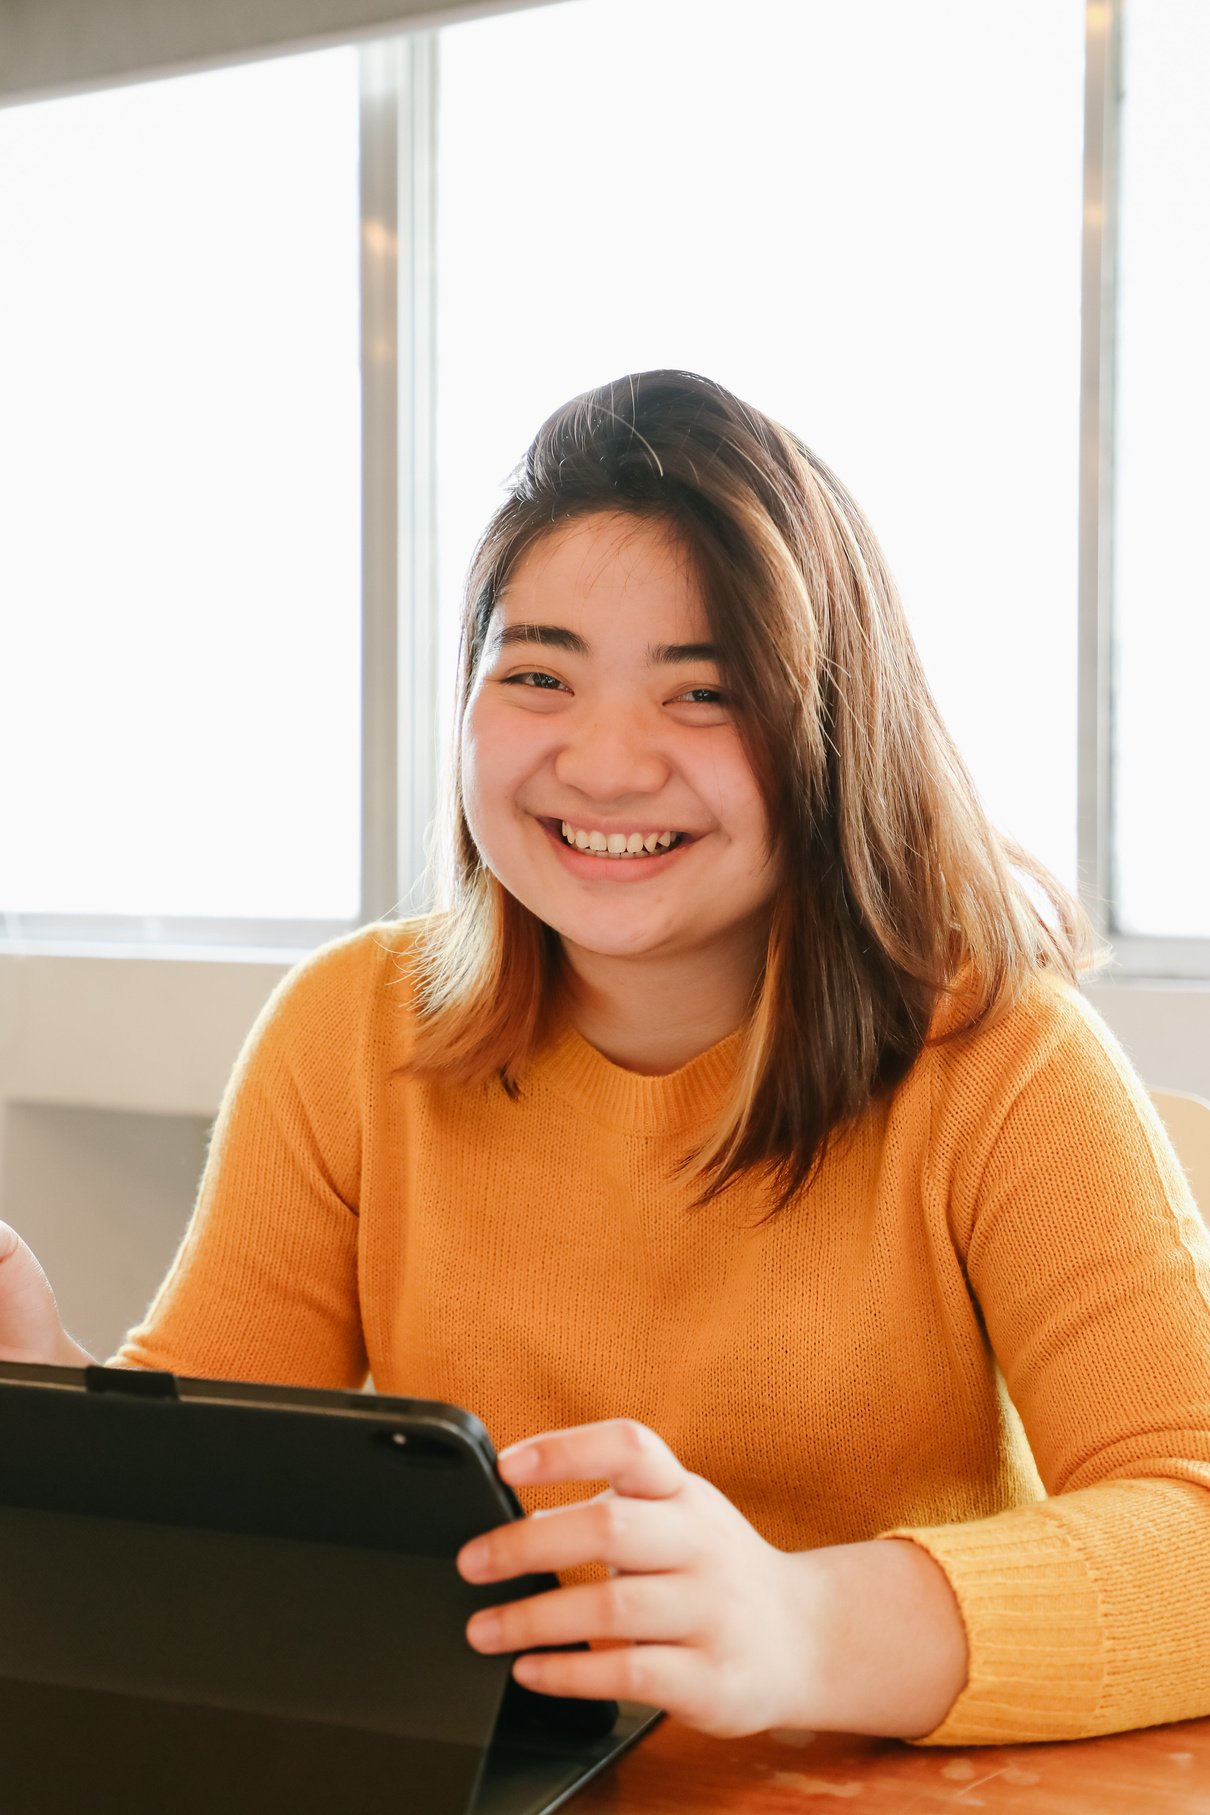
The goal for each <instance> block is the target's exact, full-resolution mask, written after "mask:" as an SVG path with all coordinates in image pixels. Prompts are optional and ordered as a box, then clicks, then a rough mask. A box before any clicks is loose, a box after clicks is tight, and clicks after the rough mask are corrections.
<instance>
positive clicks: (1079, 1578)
mask: <svg viewBox="0 0 1210 1815" xmlns="http://www.w3.org/2000/svg"><path fill="white" fill-rule="evenodd" d="M1014 1019H1015V1021H1016V1024H1017V1031H1016V1032H1015V1033H1014V1032H1013V1031H1011V1029H1010V1031H1008V1032H1006V1033H1004V1034H1001V1035H999V1036H997V1035H996V1034H995V1033H992V1034H990V1035H989V1036H988V1037H987V1038H988V1041H989V1043H990V1051H991V1052H992V1053H993V1054H996V1055H997V1057H996V1060H995V1064H994V1071H995V1073H996V1076H997V1077H998V1079H999V1086H998V1088H996V1089H992V1090H990V1091H987V1092H984V1091H983V1089H982V1088H981V1086H980V1085H979V1083H978V1075H979V1071H980V1066H981V1065H986V1063H987V1060H986V1057H985V1058H984V1059H983V1060H982V1061H980V1060H977V1059H973V1058H972V1060H971V1062H970V1064H969V1065H968V1067H967V1069H966V1070H965V1071H963V1070H962V1069H961V1067H962V1060H961V1057H960V1056H959V1057H958V1058H957V1059H956V1060H952V1061H950V1066H951V1077H950V1087H949V1089H948V1091H947V1093H946V1094H947V1097H948V1099H949V1106H948V1108H947V1106H946V1105H943V1104H940V1103H939V1104H938V1106H937V1109H936V1112H935V1139H936V1140H937V1143H938V1146H939V1149H940V1153H939V1164H940V1166H941V1168H942V1170H943V1171H944V1172H945V1174H946V1176H947V1178H948V1190H949V1199H950V1215H951V1223H952V1229H953V1237H954V1241H955V1243H956V1245H957V1247H958V1249H959V1252H960V1253H962V1254H963V1255H964V1258H965V1265H966V1273H967V1278H968V1281H969V1285H970V1288H971V1290H972V1292H973V1294H974V1296H975V1299H976V1301H977V1303H978V1306H979V1308H980V1310H981V1313H982V1316H983V1319H984V1322H985V1325H986V1329H987V1334H988V1339H989V1341H990V1343H991V1346H992V1349H993V1351H994V1354H995V1356H996V1360H997V1362H998V1364H999V1367H1000V1369H1001V1371H1002V1373H1003V1376H1004V1381H1005V1384H1006V1386H1007V1388H1008V1392H1009V1395H1010V1397H1011V1399H1012V1401H1013V1403H1014V1405H1015V1406H1016V1409H1017V1411H1018V1412H1019V1413H1020V1416H1021V1420H1022V1423H1023V1425H1024V1427H1025V1431H1026V1435H1027V1436H1028V1438H1029V1442H1030V1446H1031V1448H1032V1450H1033V1453H1034V1457H1035V1459H1036V1461H1037V1465H1038V1470H1039V1473H1040V1475H1041V1478H1042V1481H1043V1484H1044V1486H1045V1488H1046V1492H1047V1495H1048V1496H1049V1497H1048V1498H1046V1499H1045V1500H1041V1501H1039V1502H1038V1503H1036V1504H1034V1505H1030V1506H1025V1507H1020V1508H1017V1509H1014V1510H1012V1511H1009V1512H1005V1513H1001V1514H999V1515H996V1516H994V1517H991V1518H987V1519H982V1520H976V1521H972V1522H970V1523H965V1524H950V1525H943V1526H938V1527H933V1528H929V1529H913V1530H907V1531H901V1532H896V1533H894V1534H888V1535H894V1536H899V1537H905V1538H910V1539H911V1540H913V1541H914V1542H915V1543H917V1544H919V1545H921V1546H922V1547H923V1548H924V1549H925V1550H926V1551H927V1552H928V1553H929V1555H931V1556H932V1557H933V1558H934V1559H935V1561H936V1562H937V1563H938V1564H939V1565H940V1566H941V1568H942V1569H943V1570H944V1571H945V1573H946V1575H947V1577H948V1579H949V1581H950V1584H951V1586H952V1588H953V1590H954V1593H955V1595H956V1597H957V1600H958V1604H959V1607H960V1609H961V1613H962V1618H963V1621H964V1623H965V1627H966V1633H967V1639H968V1643H969V1649H970V1673H969V1678H968V1681H967V1685H966V1687H965V1689H964V1690H963V1691H962V1693H961V1694H960V1696H959V1697H958V1700H957V1701H956V1702H955V1704H954V1706H953V1708H952V1709H951V1710H950V1712H949V1714H948V1716H947V1717H946V1719H945V1721H944V1722H943V1723H942V1725H941V1726H940V1727H938V1728H937V1729H935V1730H934V1732H932V1733H931V1734H929V1735H927V1737H926V1739H925V1740H924V1742H923V1743H925V1744H931V1745H972V1744H980V1743H997V1744H1003V1743H1009V1742H1013V1741H1027V1740H1052V1739H1069V1738H1080V1737H1085V1736H1090V1735H1093V1734H1098V1733H1110V1732H1118V1731H1122V1730H1125V1729H1127V1728H1133V1727H1143V1726H1150V1725H1152V1724H1155V1723H1158V1722H1163V1721H1174V1720H1182V1719H1187V1718H1190V1717H1193V1716H1200V1715H1205V1714H1207V1713H1210V1492H1207V1489H1208V1488H1210V1238H1208V1235H1207V1230H1206V1227H1205V1225H1204V1223H1203V1222H1202V1220H1201V1218H1200V1216H1199V1215H1198V1211H1197V1208H1196V1206H1195V1204H1194V1202H1193V1199H1192V1196H1191V1194H1190V1190H1189V1186H1188V1183H1187V1181H1186V1179H1185V1177H1184V1174H1183V1173H1182V1171H1181V1168H1180V1165H1179V1163H1178V1161H1177V1160H1176V1157H1175V1155H1174V1154H1173V1152H1172V1148H1171V1146H1170V1144H1169V1142H1168V1140H1167V1138H1166V1136H1165V1134H1164V1132H1163V1129H1162V1127H1161V1125H1160V1123H1159V1121H1158V1120H1157V1118H1156V1116H1155V1114H1154V1112H1153V1110H1152V1108H1151V1105H1150V1102H1149V1100H1148V1098H1147V1096H1146V1093H1145V1092H1144V1090H1143V1088H1142V1086H1141V1085H1140V1084H1139V1082H1138V1080H1137V1078H1136V1077H1135V1076H1134V1074H1133V1072H1132V1071H1131V1068H1130V1066H1129V1064H1128V1062H1127V1060H1126V1059H1125V1057H1124V1055H1123V1054H1122V1053H1121V1051H1120V1050H1119V1049H1118V1047H1117V1046H1116V1044H1115V1042H1114V1041H1113V1038H1112V1036H1111V1035H1110V1034H1109V1032H1108V1030H1107V1029H1106V1028H1105V1027H1104V1025H1103V1024H1102V1023H1101V1022H1100V1021H1099V1019H1098V1017H1097V1016H1096V1015H1095V1013H1094V1012H1093V1011H1092V1010H1091V1009H1090V1008H1087V1007H1086V1006H1085V1005H1084V1004H1083V1003H1082V1002H1081V1001H1080V1000H1079V999H1078V998H1074V997H1070V998H1068V997H1066V996H1064V997H1056V998H1055V999H1054V1000H1052V1002H1051V1005H1050V1008H1049V1012H1045V1013H1043V1012H1040V1011H1031V1012H1030V1013H1027V1014H1024V1015H1020V1016H1015V1017H1010V1021H1012V1020H1014ZM1022 1025H1024V1026H1025V1030H1026V1031H1025V1032H1024V1033H1022V1032H1021V1027H1022ZM977 1044H978V1041H976V1045H977ZM960 1078H962V1079H965V1082H964V1083H963V1084H961V1085H960V1084H959V1079H960ZM976 1102H978V1109H977V1112H976V1110H975V1104H976ZM955 1105H956V1106H957V1107H956V1108H955Z"/></svg>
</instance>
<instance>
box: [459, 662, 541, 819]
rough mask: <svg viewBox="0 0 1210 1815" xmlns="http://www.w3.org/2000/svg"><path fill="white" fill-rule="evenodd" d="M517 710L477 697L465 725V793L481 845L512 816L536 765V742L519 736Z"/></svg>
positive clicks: (462, 759)
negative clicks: (484, 836)
mask: <svg viewBox="0 0 1210 1815" xmlns="http://www.w3.org/2000/svg"><path fill="white" fill-rule="evenodd" d="M518 729H519V728H518V726H517V723H516V714H515V713H512V712H507V711H506V712H504V713H501V712H500V710H499V709H498V708H495V707H494V703H493V702H492V701H490V700H483V699H481V698H480V699H473V700H472V701H471V704H470V706H469V707H468V709H467V714H466V719H465V721H464V723H463V727H462V748H461V753H460V754H461V762H462V794H463V802H464V805H465V808H466V817H467V820H468V822H469V824H470V828H471V831H472V832H473V833H474V835H475V841H476V843H479V842H480V841H481V833H484V832H486V831H487V830H488V829H489V828H490V827H495V828H497V830H498V829H499V828H501V827H502V826H503V825H504V824H505V823H506V820H507V817H508V814H507V809H508V808H510V807H511V806H513V805H514V804H515V801H516V795H517V791H518V789H519V788H521V786H522V785H523V783H524V781H525V779H526V776H527V775H528V774H529V773H530V771H531V769H532V767H533V752H532V750H531V749H530V741H529V740H528V739H526V738H525V737H524V736H519V735H518Z"/></svg>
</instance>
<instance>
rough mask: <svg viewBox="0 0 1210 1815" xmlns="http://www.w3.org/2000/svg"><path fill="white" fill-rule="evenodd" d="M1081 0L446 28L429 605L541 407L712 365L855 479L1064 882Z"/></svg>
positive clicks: (1070, 737)
mask: <svg viewBox="0 0 1210 1815" xmlns="http://www.w3.org/2000/svg"><path fill="white" fill-rule="evenodd" d="M1083 11H1084V9H1083V5H1082V0H1018V4H1016V5H1014V6H1013V7H1010V8H1007V9H1006V8H1004V7H990V6H972V5H970V3H969V0H913V4H912V5H910V6H905V5H903V4H902V0H846V4H844V5H842V6H838V5H836V4H834V0H797V3H796V4H795V5H793V6H787V5H786V4H785V0H748V4H746V5H745V6H744V7H742V8H741V9H739V10H738V11H737V9H736V8H735V6H734V5H733V4H732V0H692V4H690V3H689V0H584V3H583V4H579V5H564V6H556V7H542V8H539V9H538V10H537V11H535V12H532V13H529V14H516V15H514V16H511V17H504V18H500V19H495V20H489V21H480V22H476V23H468V24H465V25H460V26H457V27H452V28H450V29H448V30H447V31H445V32H443V33H442V35H441V143H440V154H439V166H438V167H439V172H440V213H439V234H440V238H439V250H438V272H439V277H440V303H439V311H440V312H439V330H440V351H439V386H438V399H439V404H438V407H439V412H440V422H439V434H440V443H439V458H438V466H437V472H438V481H439V486H440V488H441V489H440V510H441V568H442V597H443V602H444V607H445V611H446V614H447V622H449V621H452V618H453V614H454V608H455V604H456V599H457V592H458V586H459V583H460V580H461V577H462V574H463V572H464V570H465V567H466V563H467V558H468V555H469V552H470V549H471V546H472V544H473V541H474V537H475V534H476V533H477V531H478V529H479V528H480V527H481V526H482V524H483V522H484V521H485V519H486V518H487V516H488V515H489V513H490V512H491V510H492V509H493V508H494V506H495V504H496V503H497V502H498V500H499V497H500V486H501V483H502V481H503V480H504V478H505V476H506V474H507V472H508V470H509V468H510V467H511V466H512V464H513V463H514V462H515V461H516V460H517V459H518V457H519V456H520V454H521V452H522V450H523V449H524V446H525V444H526V441H527V440H528V438H529V436H530V434H531V433H532V432H533V430H534V429H535V428H536V427H537V425H538V423H539V421H540V420H541V418H542V417H543V415H544V414H545V413H546V412H547V411H548V410H550V409H551V408H553V407H554V406H555V405H556V404H558V403H559V402H561V401H562V400H563V399H564V398H566V397H568V396H570V395H572V394H573V393H574V392H576V391H579V390H582V389H584V388H585V387H587V386H589V385H592V384H595V383H598V382H600V381H602V380H604V379H608V378H613V377H617V376H620V375H621V374H622V373H623V372H627V371H632V370H638V369H642V368H644V367H650V366H662V365H673V366H687V367H690V368H692V369H695V370H697V371H700V372H705V373H707V374H708V375H709V376H711V377H714V378H718V379H720V380H721V381H722V382H723V383H724V384H727V385H729V386H730V387H731V388H732V389H733V390H735V391H737V392H738V393H739V394H740V395H741V396H743V397H746V398H747V399H749V400H750V401H751V402H753V403H756V404H758V405H759V406H760V407H761V408H763V409H766V410H768V411H769V412H771V413H772V414H773V415H774V416H777V417H779V418H780V419H781V420H782V421H784V422H785V423H787V424H788V425H789V426H790V427H792V428H793V429H795V430H796V431H797V432H798V433H799V434H800V435H801V436H802V437H803V438H804V439H805V440H806V441H807V442H809V443H810V444H811V445H812V446H813V447H814V448H815V449H816V450H817V451H818V452H819V453H820V454H821V455H822V457H823V458H824V459H825V460H826V461H827V462H828V463H829V464H830V465H831V466H833V467H834V468H835V469H836V470H837V471H838V472H839V474H840V476H841V477H842V478H843V479H844V480H845V482H846V483H847V484H848V485H849V486H850V487H851V489H852V490H853V492H854V493H855V495H856V497H857V498H858V500H859V502H860V503H861V504H862V505H863V507H864V508H865V510H866V511H867V513H868V515H869V517H870V519H871V521H872V523H873V524H874V527H875V529H876V531H877V533H878V535H879V536H880V538H881V540H882V542H883V545H884V547H885V549H886V551H887V554H888V557H889V559H890V562H891V565H892V568H893V570H894V571H895V573H896V575H897V578H898V580H899V583H900V587H901V590H902V592H903V594H904V597H905V601H906V604H907V608H908V613H909V616H910V618H911V621H912V624H913V626H914V628H915V632H916V635H917V639H918V641H919V643H920V645H921V649H922V652H923V655H924V658H925V662H926V666H927V668H928V671H929V674H930V677H931V680H932V683H933V686H934V689H935V691H936V693H937V695H938V697H939V700H940V704H941V707H942V710H943V712H944V713H945V715H946V717H947V719H948V721H949V724H950V726H951V729H952V730H953V732H954V734H955V736H956V738H957V739H958V742H959V744H960V746H961V747H962V749H963V751H964V753H965V755H966V757H967V759H968V761H969V763H970V765H971V767H972V769H973V771H974V774H975V777H976V780H977V781H978V783H979V785H980V787H981V790H982V792H983V795H984V798H985V801H986V804H987V806H988V809H989V811H990V813H991V815H992V817H993V819H994V820H996V821H997V822H998V823H999V824H1000V825H1001V826H1002V827H1003V828H1004V829H1005V830H1007V831H1009V832H1011V833H1012V834H1014V835H1015V836H1017V837H1018V838H1019V839H1021V840H1022V841H1023V842H1024V843H1025V844H1027V845H1028V846H1030V847H1031V848H1032V849H1034V850H1035V851H1036V852H1037V853H1038V855H1039V856H1041V857H1042V858H1043V860H1044V861H1046V862H1048V863H1049V864H1050V865H1051V866H1052V867H1053V868H1054V869H1055V870H1057V871H1058V872H1059V873H1060V874H1061V875H1062V876H1063V877H1065V878H1066V879H1068V880H1069V881H1071V880H1074V876H1075V822H1076V624H1077V587H1076V546H1077V530H1076V525H1077V448H1078V419H1079V404H1078V380H1079V318H1080V308H1079V275H1080V269H1079V268H1080V222H1081V163H1082V143H1081V120H1082V100H1083V96H1082V83H1083V41H1082V26H1083ZM451 646H452V638H451V637H450V636H449V635H447V637H446V643H445V650H446V668H447V674H448V672H449V670H450V669H451V668H452V658H451ZM448 693H449V687H448V686H447V687H445V688H443V689H442V695H443V698H445V697H448Z"/></svg>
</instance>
